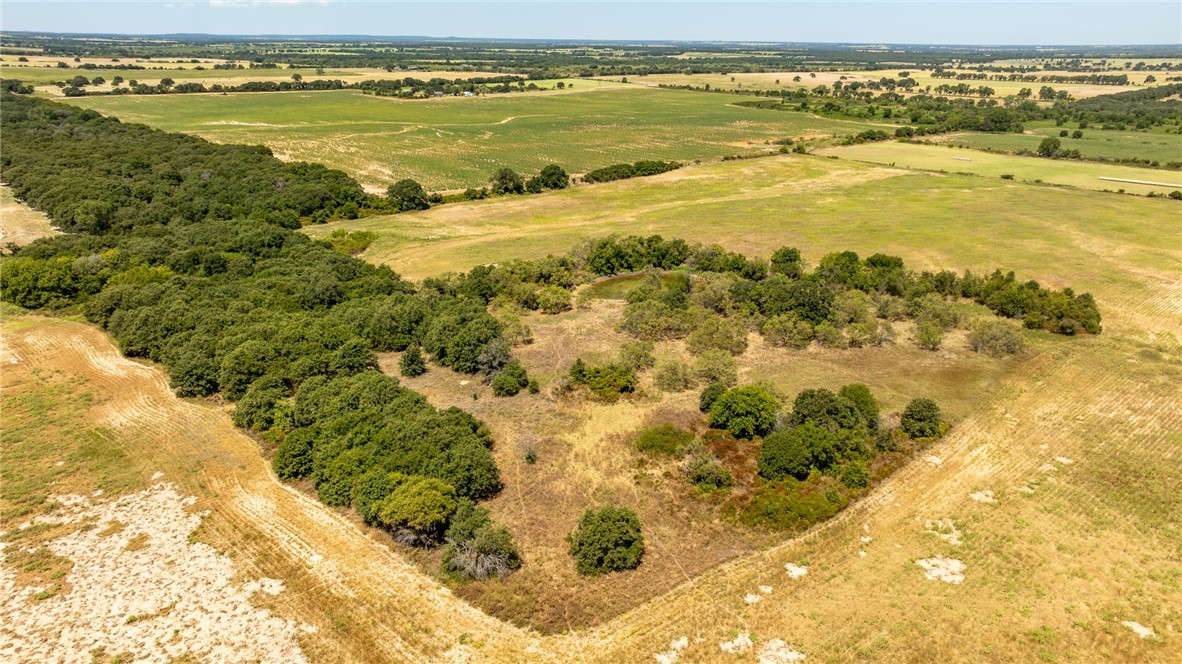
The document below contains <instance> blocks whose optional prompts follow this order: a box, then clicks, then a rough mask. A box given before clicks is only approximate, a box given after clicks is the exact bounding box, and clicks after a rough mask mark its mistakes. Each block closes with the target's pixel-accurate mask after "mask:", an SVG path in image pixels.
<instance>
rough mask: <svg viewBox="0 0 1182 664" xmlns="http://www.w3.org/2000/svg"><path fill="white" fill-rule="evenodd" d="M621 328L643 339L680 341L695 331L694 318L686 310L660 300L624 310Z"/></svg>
mask: <svg viewBox="0 0 1182 664" xmlns="http://www.w3.org/2000/svg"><path fill="white" fill-rule="evenodd" d="M620 328H621V329H623V330H624V331H625V332H627V333H628V334H631V335H632V336H634V337H639V338H641V339H651V340H654V341H658V340H661V339H680V338H682V337H684V336H685V335H687V334H689V333H690V332H691V331H692V330H693V329H694V321H693V317H692V316H691V315H690V313H689V312H688V311H686V310H684V309H678V308H675V307H671V306H669V305H668V304H666V303H665V302H661V301H658V300H644V301H641V302H635V303H633V304H629V305H628V306H627V307H626V308H625V309H624V320H623V322H622V323H621V324H620Z"/></svg>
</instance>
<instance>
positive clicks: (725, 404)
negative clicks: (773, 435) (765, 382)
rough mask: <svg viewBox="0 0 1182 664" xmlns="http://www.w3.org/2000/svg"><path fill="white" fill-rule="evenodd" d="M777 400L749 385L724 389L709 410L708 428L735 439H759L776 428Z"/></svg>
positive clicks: (766, 391) (778, 407) (778, 405)
mask: <svg viewBox="0 0 1182 664" xmlns="http://www.w3.org/2000/svg"><path fill="white" fill-rule="evenodd" d="M779 409H780V401H779V399H777V398H776V395H774V394H772V393H771V392H770V391H768V390H767V388H764V387H760V386H758V385H748V386H745V387H736V388H734V389H732V390H727V391H726V392H725V393H723V394H722V396H720V397H718V399H716V400H715V401H714V405H713V406H711V407H710V426H712V427H716V428H720V429H726V430H728V431H730V432H731V435H733V436H734V437H736V438H754V437H755V436H762V435H764V434H766V433H767V432H769V431H771V430H772V427H774V426H775V425H776V412H777V411H779Z"/></svg>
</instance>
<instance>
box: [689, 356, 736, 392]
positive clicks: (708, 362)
mask: <svg viewBox="0 0 1182 664" xmlns="http://www.w3.org/2000/svg"><path fill="white" fill-rule="evenodd" d="M694 375H695V376H697V377H698V379H699V380H701V381H704V382H707V383H722V384H724V385H728V386H730V385H734V384H735V383H737V382H739V365H738V363H737V362H735V358H734V357H732V356H731V354H730V353H728V352H726V351H725V350H708V351H705V352H704V353H702V354H701V355H699V356H698V359H696V360H694Z"/></svg>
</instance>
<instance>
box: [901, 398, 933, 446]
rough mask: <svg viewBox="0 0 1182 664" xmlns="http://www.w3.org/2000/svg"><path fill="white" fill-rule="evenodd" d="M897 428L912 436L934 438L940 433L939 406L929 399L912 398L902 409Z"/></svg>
mask: <svg viewBox="0 0 1182 664" xmlns="http://www.w3.org/2000/svg"><path fill="white" fill-rule="evenodd" d="M899 428H901V429H902V430H903V433H905V434H907V435H908V436H911V437H912V438H935V437H937V436H939V435H940V407H939V406H937V405H936V402H935V401H932V400H931V399H912V400H911V403H909V404H907V408H905V409H904V410H903V415H902V416H901V417H900V419H899Z"/></svg>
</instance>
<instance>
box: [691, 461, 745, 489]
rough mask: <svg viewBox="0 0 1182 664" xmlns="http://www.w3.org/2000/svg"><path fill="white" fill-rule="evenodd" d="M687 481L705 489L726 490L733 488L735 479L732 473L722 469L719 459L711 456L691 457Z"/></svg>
mask: <svg viewBox="0 0 1182 664" xmlns="http://www.w3.org/2000/svg"><path fill="white" fill-rule="evenodd" d="M684 470H685V476H686V479H688V480H689V481H690V483H691V484H693V485H695V486H697V487H699V488H703V489H725V488H726V487H729V486H733V485H734V483H735V478H734V477H733V476H731V474H730V471H728V470H727V469H726V468H723V467H722V464H721V463H719V462H718V460H717V459H714V458H712V457H710V456H709V455H704V454H702V455H695V456H692V457H690V459H689V461H687V462H686V464H685V467H684Z"/></svg>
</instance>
